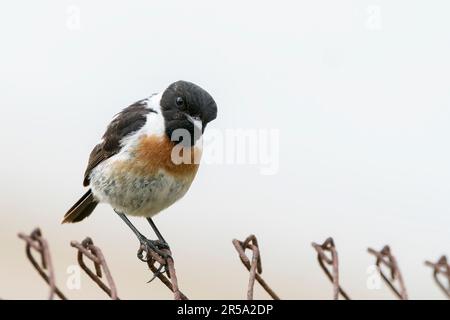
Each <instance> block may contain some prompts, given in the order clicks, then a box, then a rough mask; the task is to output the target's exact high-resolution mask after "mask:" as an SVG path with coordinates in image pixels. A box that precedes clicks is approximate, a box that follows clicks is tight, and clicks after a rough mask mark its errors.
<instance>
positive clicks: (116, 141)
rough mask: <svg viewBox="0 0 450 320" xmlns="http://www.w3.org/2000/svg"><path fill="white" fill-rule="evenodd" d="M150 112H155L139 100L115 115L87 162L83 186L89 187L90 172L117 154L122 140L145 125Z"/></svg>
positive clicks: (144, 101) (145, 101)
mask: <svg viewBox="0 0 450 320" xmlns="http://www.w3.org/2000/svg"><path fill="white" fill-rule="evenodd" d="M150 112H156V111H154V110H153V109H151V108H149V107H148V106H147V100H146V99H144V100H139V101H137V102H135V103H133V104H132V105H131V106H129V107H127V108H125V109H123V110H122V112H120V113H119V114H117V116H116V117H115V118H114V120H113V121H111V123H110V124H109V126H108V128H107V129H106V132H105V134H104V135H103V141H102V142H101V143H99V144H98V145H96V146H95V147H94V149H93V150H92V152H91V155H90V156H89V162H88V165H87V168H86V172H85V173H84V181H83V185H84V186H88V185H89V178H90V175H91V172H92V170H93V169H94V168H95V167H96V166H98V164H99V163H101V162H103V161H105V160H106V159H108V158H110V157H112V156H113V155H115V154H117V153H118V152H119V151H120V149H121V145H120V142H121V141H122V139H123V138H125V137H126V136H128V135H129V134H132V133H133V132H136V131H138V130H139V129H140V128H142V127H143V126H144V125H145V122H146V119H147V117H146V115H147V114H148V113H150Z"/></svg>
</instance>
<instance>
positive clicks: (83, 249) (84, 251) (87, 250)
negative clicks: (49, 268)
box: [70, 237, 119, 300]
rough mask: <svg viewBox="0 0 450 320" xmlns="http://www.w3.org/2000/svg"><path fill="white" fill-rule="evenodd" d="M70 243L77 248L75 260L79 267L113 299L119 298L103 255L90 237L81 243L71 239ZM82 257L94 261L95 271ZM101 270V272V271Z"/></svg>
mask: <svg viewBox="0 0 450 320" xmlns="http://www.w3.org/2000/svg"><path fill="white" fill-rule="evenodd" d="M70 245H71V246H72V247H74V248H76V249H78V253H77V260H78V264H79V265H80V267H81V269H83V271H84V272H86V273H87V275H88V276H89V277H90V278H91V279H92V280H93V281H94V282H95V283H96V284H97V285H98V286H99V287H100V288H101V289H102V290H103V291H105V292H106V294H107V295H108V296H110V298H111V299H113V300H119V297H118V296H117V289H116V285H115V284H114V279H113V277H112V276H111V272H110V271H109V268H108V265H107V263H106V260H105V257H104V256H103V253H102V251H101V250H100V248H99V247H97V246H95V245H94V242H93V241H92V239H91V238H89V237H87V238H86V239H84V240H83V241H82V242H81V243H79V242H77V241H71V242H70ZM83 257H87V258H88V259H89V260H91V261H92V262H93V263H94V268H95V272H93V271H92V270H91V269H90V268H89V267H88V266H87V265H86V263H85V262H84V260H83ZM102 270H103V272H102ZM103 274H104V275H105V278H106V281H107V283H108V285H106V284H105V283H104V282H103V280H102V277H103Z"/></svg>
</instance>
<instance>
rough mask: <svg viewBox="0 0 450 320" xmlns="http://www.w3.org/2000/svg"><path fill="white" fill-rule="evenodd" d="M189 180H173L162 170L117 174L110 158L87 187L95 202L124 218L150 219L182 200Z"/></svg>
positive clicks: (91, 178)
mask: <svg viewBox="0 0 450 320" xmlns="http://www.w3.org/2000/svg"><path fill="white" fill-rule="evenodd" d="M193 178H194V176H192V178H191V177H189V178H181V179H180V178H175V177H174V176H173V175H171V174H170V173H167V172H166V171H164V170H162V169H161V170H159V171H158V172H157V173H155V174H153V175H151V176H145V177H144V176H137V175H136V174H135V173H133V172H123V171H121V172H120V174H117V171H116V170H114V160H113V159H112V158H111V159H109V160H106V161H105V162H104V163H102V164H100V165H99V166H98V167H97V168H95V169H94V170H93V171H92V174H91V176H90V186H91V188H92V192H93V194H94V196H95V198H96V199H97V200H98V201H99V202H105V203H109V204H110V205H111V206H112V207H113V208H114V209H116V210H117V211H119V212H121V213H124V214H127V215H132V216H143V217H152V216H154V215H155V214H157V213H158V212H160V211H161V210H164V209H165V208H167V207H169V206H170V205H172V204H173V203H175V202H176V201H177V200H179V199H180V198H181V197H183V196H184V195H185V193H186V192H187V190H188V189H189V187H190V185H191V183H192V180H193Z"/></svg>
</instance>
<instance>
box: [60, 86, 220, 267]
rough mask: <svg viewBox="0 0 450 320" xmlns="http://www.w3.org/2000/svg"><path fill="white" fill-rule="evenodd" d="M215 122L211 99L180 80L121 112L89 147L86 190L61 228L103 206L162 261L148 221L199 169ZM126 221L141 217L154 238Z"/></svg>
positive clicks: (180, 193) (172, 200)
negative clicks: (206, 133)
mask: <svg viewBox="0 0 450 320" xmlns="http://www.w3.org/2000/svg"><path fill="white" fill-rule="evenodd" d="M216 117H217V105H216V102H215V101H214V99H213V98H212V96H211V95H210V94H209V93H208V92H207V91H206V90H204V89H203V88H201V87H200V86H198V85H196V84H194V83H192V82H188V81H183V80H180V81H176V82H174V83H172V84H170V85H169V86H168V87H167V88H166V89H165V90H163V91H161V92H160V93H156V94H152V95H150V96H149V97H147V98H145V99H142V100H139V101H137V102H135V103H133V104H131V105H130V106H128V107H126V108H125V109H123V110H122V111H121V112H119V113H118V114H116V115H115V116H114V117H113V119H112V121H111V122H110V124H109V125H108V126H107V129H106V131H105V133H104V135H103V137H102V140H101V141H100V142H99V143H98V144H97V145H96V146H95V147H94V148H93V150H92V152H91V154H90V156H89V160H88V164H87V168H86V171H85V173H84V178H83V186H84V187H87V188H88V190H87V191H86V193H85V194H84V195H83V196H82V197H81V198H80V199H79V200H78V201H77V202H76V203H75V204H74V205H73V206H72V207H71V208H70V209H69V210H68V211H67V212H66V214H65V215H64V218H63V221H62V223H76V222H80V221H82V220H84V219H85V218H87V217H88V216H90V215H91V213H92V212H93V211H94V209H95V208H96V207H97V205H98V204H99V203H107V204H109V205H110V206H111V207H112V209H113V210H114V211H115V212H116V214H117V215H118V216H119V217H120V218H121V219H122V220H123V221H124V222H125V223H126V225H127V226H128V227H129V228H130V229H131V230H132V231H133V233H134V234H135V235H136V237H137V238H138V240H139V242H140V245H141V247H142V246H144V248H145V249H146V250H147V252H148V250H153V251H155V252H157V253H158V254H160V255H162V256H165V257H167V253H166V252H167V251H166V250H164V249H169V245H168V243H167V241H166V240H165V239H164V237H163V236H162V234H161V232H159V230H158V228H157V227H156V225H155V223H154V221H153V220H152V218H153V217H154V216H155V215H156V214H158V213H159V212H161V211H162V210H164V209H166V208H168V207H169V206H171V205H172V204H174V203H175V202H176V201H178V200H179V199H181V198H182V197H183V196H184V195H185V194H186V192H187V191H188V189H189V188H190V186H191V184H192V182H193V180H194V178H195V176H196V173H197V171H198V167H199V162H200V158H201V153H202V135H203V133H204V131H205V128H206V126H207V125H208V123H209V122H211V121H213V120H214V119H215V118H216ZM128 216H134V217H144V218H146V219H147V221H148V222H149V224H150V226H151V227H152V229H153V231H154V232H155V234H156V236H157V238H158V239H155V240H151V239H147V238H146V237H145V236H144V235H143V234H142V233H141V232H140V231H139V230H138V229H137V228H136V227H135V226H134V225H133V224H132V223H131V221H130V220H129V219H128ZM138 257H139V253H138ZM140 258H142V257H140Z"/></svg>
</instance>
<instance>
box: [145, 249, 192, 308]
mask: <svg viewBox="0 0 450 320" xmlns="http://www.w3.org/2000/svg"><path fill="white" fill-rule="evenodd" d="M162 251H163V253H164V254H165V255H166V256H167V258H166V259H165V258H163V257H162V256H160V255H159V254H158V253H156V252H154V251H153V250H147V248H146V247H145V246H140V248H139V250H138V257H139V259H141V258H140V257H143V256H144V254H145V259H144V261H145V262H146V263H147V265H148V267H149V269H150V270H151V271H152V273H153V278H152V279H151V280H150V281H152V280H153V279H154V278H155V277H156V278H158V279H159V280H160V281H161V282H162V283H163V284H164V285H165V286H166V287H167V288H168V289H169V290H170V291H172V292H173V295H174V299H175V300H189V299H188V297H186V296H185V295H184V293H183V292H181V291H180V288H179V287H178V279H177V275H176V272H175V263H174V261H173V258H172V252H171V251H170V250H169V249H164V250H162ZM141 260H142V259H141ZM157 264H158V266H156V265H157ZM163 269H164V271H161V270H163ZM150 281H149V282H150Z"/></svg>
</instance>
